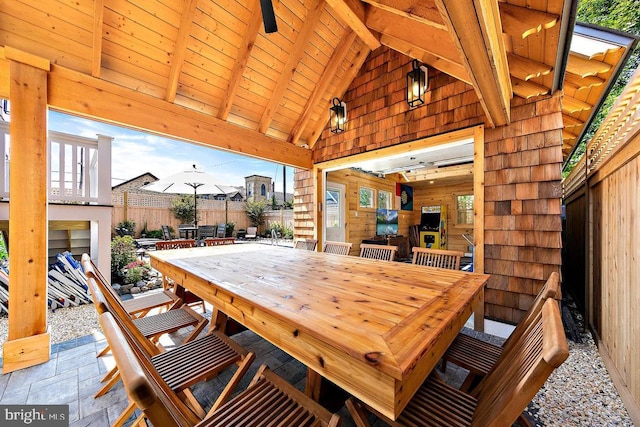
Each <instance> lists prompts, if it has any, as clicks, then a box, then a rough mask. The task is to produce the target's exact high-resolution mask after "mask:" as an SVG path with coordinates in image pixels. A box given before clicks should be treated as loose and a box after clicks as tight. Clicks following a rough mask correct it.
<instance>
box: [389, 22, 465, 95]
mask: <svg viewBox="0 0 640 427" xmlns="http://www.w3.org/2000/svg"><path fill="white" fill-rule="evenodd" d="M380 42H381V43H382V44H383V45H385V46H388V47H390V48H391V49H393V50H396V51H398V52H400V53H404V54H405V55H407V56H408V57H410V58H414V59H417V60H419V61H421V62H423V63H425V64H427V65H429V66H430V67H433V68H435V69H436V70H440V71H442V72H443V73H446V74H449V75H450V76H452V77H455V78H456V79H458V80H460V81H463V82H465V83H468V84H471V79H470V78H469V75H468V74H467V70H465V69H464V67H463V66H462V64H454V63H453V62H449V61H445V60H443V59H441V58H438V57H437V56H435V55H433V54H432V53H429V52H427V51H426V50H423V49H421V48H419V47H417V46H414V45H412V44H410V43H409V42H406V41H404V40H400V39H397V38H395V37H393V36H388V35H386V34H383V35H382V37H380Z"/></svg>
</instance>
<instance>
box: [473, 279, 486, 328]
mask: <svg viewBox="0 0 640 427" xmlns="http://www.w3.org/2000/svg"><path fill="white" fill-rule="evenodd" d="M479 297H480V303H479V304H478V306H477V307H476V309H475V310H474V312H473V329H475V330H476V331H479V332H484V288H483V289H482V290H481V291H480V296H479Z"/></svg>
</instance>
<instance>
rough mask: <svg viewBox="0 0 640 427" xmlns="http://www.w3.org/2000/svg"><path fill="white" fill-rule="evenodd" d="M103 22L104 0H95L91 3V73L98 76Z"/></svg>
mask: <svg viewBox="0 0 640 427" xmlns="http://www.w3.org/2000/svg"><path fill="white" fill-rule="evenodd" d="M103 24H104V0H95V3H94V4H93V45H92V55H93V57H92V58H91V75H92V76H93V77H100V69H101V68H102V26H103Z"/></svg>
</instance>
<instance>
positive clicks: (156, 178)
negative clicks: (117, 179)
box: [111, 172, 158, 190]
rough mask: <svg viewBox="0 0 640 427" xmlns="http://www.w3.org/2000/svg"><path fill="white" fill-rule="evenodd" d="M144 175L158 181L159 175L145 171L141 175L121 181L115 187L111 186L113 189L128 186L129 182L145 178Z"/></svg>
mask: <svg viewBox="0 0 640 427" xmlns="http://www.w3.org/2000/svg"><path fill="white" fill-rule="evenodd" d="M143 177H149V178H150V179H151V181H157V180H158V177H157V176H155V175H154V174H152V173H151V172H145V173H143V174H140V175H138V176H136V177H133V178H131V179H128V180H126V181H124V182H121V183H120V184H118V185H114V186H113V187H111V189H112V190H115V189H116V188H119V187H124V186H126V185H127V184H130V183H132V182H133V181H137V180H139V179H140V178H143ZM151 181H149V182H151Z"/></svg>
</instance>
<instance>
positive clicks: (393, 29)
mask: <svg viewBox="0 0 640 427" xmlns="http://www.w3.org/2000/svg"><path fill="white" fill-rule="evenodd" d="M366 23H367V26H368V27H369V28H371V29H372V30H375V31H378V32H379V33H381V34H382V35H386V36H391V37H394V38H396V39H398V40H403V41H404V42H406V43H409V44H411V45H413V46H415V47H418V48H420V49H421V50H423V51H425V52H428V53H430V54H432V55H434V56H436V57H438V58H441V59H443V60H445V61H448V62H451V63H453V64H458V65H460V64H462V61H461V59H460V54H459V53H458V51H457V49H456V46H455V44H454V43H453V41H452V40H451V36H450V35H449V33H448V31H447V30H439V29H437V28H433V27H425V26H424V25H422V24H420V23H419V22H416V21H414V20H412V19H409V18H406V17H404V16H400V15H397V14H394V13H391V12H387V11H386V10H383V9H378V8H375V7H371V8H369V10H368V12H367V20H366Z"/></svg>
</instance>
